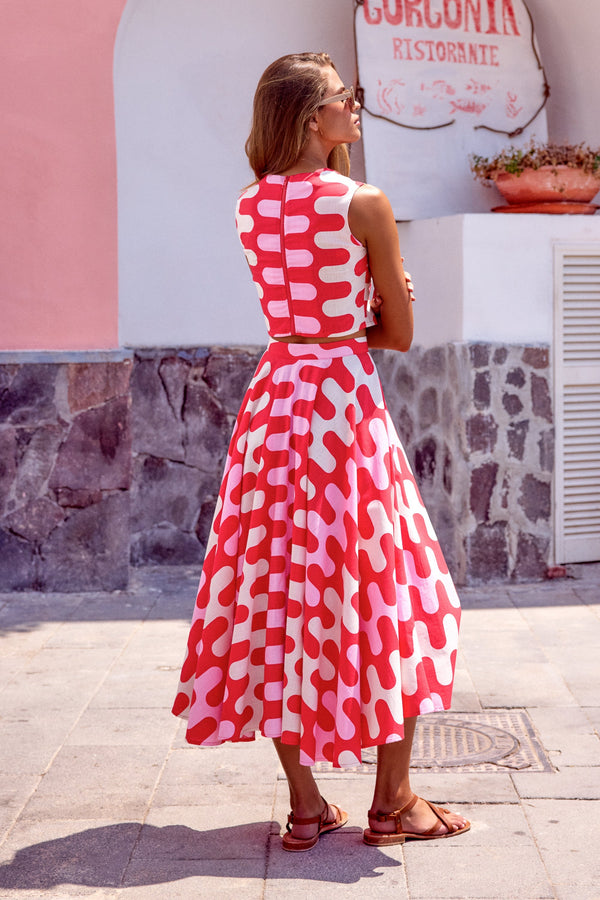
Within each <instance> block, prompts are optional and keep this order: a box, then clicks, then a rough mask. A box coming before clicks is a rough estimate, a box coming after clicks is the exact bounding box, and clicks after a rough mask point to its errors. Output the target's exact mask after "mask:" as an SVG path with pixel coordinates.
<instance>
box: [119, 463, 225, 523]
mask: <svg viewBox="0 0 600 900" xmlns="http://www.w3.org/2000/svg"><path fill="white" fill-rule="evenodd" d="M214 489H215V477H214V476H212V475H207V474H205V473H202V472H200V471H198V469H194V468H191V467H190V466H185V465H183V463H174V462H171V461H170V460H167V459H157V458H156V457H154V456H146V457H138V458H137V459H136V460H135V464H134V476H133V487H132V492H131V494H132V498H131V528H132V531H134V532H138V531H145V530H146V529H147V528H150V527H151V526H152V525H155V524H157V523H158V522H170V523H171V524H172V525H174V526H175V528H177V529H180V530H182V531H188V532H191V531H192V530H193V528H194V525H195V522H196V519H197V516H198V510H199V509H200V506H201V504H202V502H203V501H204V500H205V498H206V495H207V494H209V493H210V492H211V491H214Z"/></svg>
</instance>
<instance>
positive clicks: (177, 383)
mask: <svg viewBox="0 0 600 900" xmlns="http://www.w3.org/2000/svg"><path fill="white" fill-rule="evenodd" d="M197 367H198V366H197ZM199 367H200V368H202V370H204V366H203V364H202V363H201V364H200V366H199ZM189 372H190V362H189V361H187V360H185V359H183V357H181V356H168V357H166V358H164V359H162V360H161V361H160V363H159V366H158V374H159V377H160V380H161V382H162V385H163V388H164V391H165V394H166V395H167V400H168V401H169V406H170V407H171V409H172V411H173V414H174V416H175V418H176V419H178V420H179V421H181V417H182V415H183V403H184V399H185V386H186V382H187V379H188V375H189Z"/></svg>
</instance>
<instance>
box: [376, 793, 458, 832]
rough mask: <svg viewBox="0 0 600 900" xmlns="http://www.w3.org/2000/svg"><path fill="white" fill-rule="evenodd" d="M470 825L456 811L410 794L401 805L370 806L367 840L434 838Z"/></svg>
mask: <svg viewBox="0 0 600 900" xmlns="http://www.w3.org/2000/svg"><path fill="white" fill-rule="evenodd" d="M470 827H471V824H470V822H468V821H467V819H465V817H464V816H462V815H460V814H459V813H453V812H450V810H447V809H444V808H443V807H440V806H435V805H434V804H433V803H430V802H429V801H428V800H423V799H422V798H421V797H417V795H416V794H413V795H412V797H411V799H410V800H409V801H408V802H407V803H405V804H404V806H402V807H401V808H400V809H395V810H390V811H389V812H388V811H386V810H370V811H369V828H366V829H365V832H364V840H365V843H367V844H392V843H396V844H401V843H404V841H405V840H429V841H431V840H435V839H436V838H448V837H453V836H454V835H458V834H463V833H464V832H465V831H468V830H469V828H470Z"/></svg>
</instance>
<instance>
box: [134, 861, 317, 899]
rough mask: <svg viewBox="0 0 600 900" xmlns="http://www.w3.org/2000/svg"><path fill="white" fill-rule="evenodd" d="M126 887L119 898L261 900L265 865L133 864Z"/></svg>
mask: <svg viewBox="0 0 600 900" xmlns="http://www.w3.org/2000/svg"><path fill="white" fill-rule="evenodd" d="M123 886H124V889H122V890H121V891H120V892H119V895H118V896H119V898H124V900H125V898H126V900H131V898H134V900H167V898H168V900H173V898H176V900H199V898H200V900H262V898H263V896H264V886H265V863H264V860H263V859H258V858H257V859H244V860H233V861H232V860H229V859H227V860H223V859H209V860H202V859H200V860H197V859H182V860H164V859H159V860H147V859H143V860H134V861H133V862H132V863H131V864H130V865H129V867H128V869H127V872H126V873H125V878H124V882H123ZM305 896H307V895H305Z"/></svg>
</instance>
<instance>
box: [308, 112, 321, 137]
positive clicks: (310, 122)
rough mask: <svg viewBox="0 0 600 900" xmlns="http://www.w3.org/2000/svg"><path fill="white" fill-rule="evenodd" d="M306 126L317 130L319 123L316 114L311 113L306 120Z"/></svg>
mask: <svg viewBox="0 0 600 900" xmlns="http://www.w3.org/2000/svg"><path fill="white" fill-rule="evenodd" d="M308 127H309V128H310V130H311V131H316V132H318V131H319V123H318V121H317V114H316V113H313V114H312V116H311V117H310V119H309V120H308Z"/></svg>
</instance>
